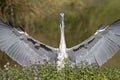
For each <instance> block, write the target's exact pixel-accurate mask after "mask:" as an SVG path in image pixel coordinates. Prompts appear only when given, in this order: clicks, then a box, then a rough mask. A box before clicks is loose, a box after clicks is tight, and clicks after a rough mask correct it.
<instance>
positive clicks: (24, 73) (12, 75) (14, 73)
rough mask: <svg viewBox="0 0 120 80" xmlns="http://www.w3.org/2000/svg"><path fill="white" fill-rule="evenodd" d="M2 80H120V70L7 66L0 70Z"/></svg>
mask: <svg viewBox="0 0 120 80" xmlns="http://www.w3.org/2000/svg"><path fill="white" fill-rule="evenodd" d="M0 76H1V77H0V80H119V79H120V68H115V67H114V68H113V67H112V68H107V67H104V68H100V67H98V66H95V65H89V66H87V65H82V66H81V68H71V67H70V66H68V65H66V67H65V68H64V69H62V70H61V71H57V68H56V67H55V66H53V65H50V64H45V65H33V66H31V67H28V68H25V67H24V68H21V69H17V68H16V67H10V66H9V65H7V67H5V69H3V70H0Z"/></svg>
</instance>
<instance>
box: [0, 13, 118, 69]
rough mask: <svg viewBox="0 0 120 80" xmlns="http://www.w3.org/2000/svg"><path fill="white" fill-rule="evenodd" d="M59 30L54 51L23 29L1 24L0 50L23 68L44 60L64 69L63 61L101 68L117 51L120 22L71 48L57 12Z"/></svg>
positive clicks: (1, 22)
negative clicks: (57, 46)
mask: <svg viewBox="0 0 120 80" xmlns="http://www.w3.org/2000/svg"><path fill="white" fill-rule="evenodd" d="M60 31H61V38H60V44H59V48H53V47H50V46H48V45H46V44H44V43H41V42H39V41H37V40H35V39H34V38H32V37H31V36H29V35H28V34H27V33H26V32H25V31H24V29H23V28H21V27H18V28H12V27H11V26H10V25H7V24H5V23H4V22H3V21H0V50H1V51H4V52H5V53H6V54H7V55H8V56H10V57H11V58H12V59H13V60H15V61H16V62H18V63H19V64H20V65H22V66H30V65H31V64H39V63H40V64H44V63H45V61H47V62H49V63H52V64H57V65H58V66H60V67H61V68H63V67H64V64H65V62H64V59H65V58H67V59H68V60H69V61H70V63H71V64H80V63H81V62H83V61H85V62H88V64H94V63H95V64H97V65H99V66H101V65H102V64H103V63H105V62H106V61H107V60H108V59H110V58H111V57H112V56H113V55H114V54H115V53H116V52H117V51H118V50H119V49H120V48H119V46H120V20H117V21H115V22H114V23H112V24H111V25H109V26H105V25H101V27H100V28H99V29H98V30H97V31H96V33H95V34H93V35H92V36H91V37H90V38H88V39H87V40H85V41H83V42H82V43H80V44H78V45H76V46H74V47H72V48H66V43H65V37H64V13H60Z"/></svg>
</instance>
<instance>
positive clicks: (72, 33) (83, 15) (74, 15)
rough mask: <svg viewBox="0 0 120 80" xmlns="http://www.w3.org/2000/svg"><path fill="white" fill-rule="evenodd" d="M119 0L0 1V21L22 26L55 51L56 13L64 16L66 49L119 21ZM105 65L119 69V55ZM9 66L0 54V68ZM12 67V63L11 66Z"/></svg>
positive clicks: (6, 57)
mask: <svg viewBox="0 0 120 80" xmlns="http://www.w3.org/2000/svg"><path fill="white" fill-rule="evenodd" d="M119 3H120V1H119V0H60V1H59V0H0V19H2V20H3V21H5V22H7V23H10V24H11V23H12V25H13V26H14V27H15V26H18V25H19V26H22V27H24V28H25V30H26V32H27V33H28V34H30V35H31V36H33V37H34V38H36V39H37V40H39V41H41V42H43V43H45V44H48V45H50V46H53V47H58V45H59V39H60V32H59V13H60V12H64V13H65V36H66V44H67V47H72V46H74V45H76V44H78V43H80V42H82V41H83V40H85V39H87V38H88V37H89V36H91V35H92V34H93V33H94V32H95V31H96V30H97V28H98V26H99V25H100V24H106V25H109V24H111V23H112V22H113V21H115V20H117V19H119V18H120V5H119ZM119 53H120V52H119ZM119 53H118V54H116V55H115V56H114V57H113V58H112V59H111V60H109V61H108V62H107V64H105V65H115V66H119V65H120V63H119V62H120V59H119V58H120V54H119ZM8 61H9V62H11V61H12V60H10V58H8V56H6V55H4V54H3V53H2V52H1V53H0V65H1V66H3V65H4V64H5V63H6V62H8ZM12 63H14V62H12Z"/></svg>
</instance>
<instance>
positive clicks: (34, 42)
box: [27, 38, 37, 45]
mask: <svg viewBox="0 0 120 80" xmlns="http://www.w3.org/2000/svg"><path fill="white" fill-rule="evenodd" d="M27 40H28V41H30V42H31V43H32V44H33V45H35V44H36V43H37V42H36V41H34V40H33V39H31V38H27Z"/></svg>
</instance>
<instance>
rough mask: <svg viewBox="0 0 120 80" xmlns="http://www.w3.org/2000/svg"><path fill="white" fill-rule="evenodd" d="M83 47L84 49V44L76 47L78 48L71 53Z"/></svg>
mask: <svg viewBox="0 0 120 80" xmlns="http://www.w3.org/2000/svg"><path fill="white" fill-rule="evenodd" d="M83 47H85V44H83V45H80V46H78V48H76V49H73V51H78V50H79V49H81V48H83Z"/></svg>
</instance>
